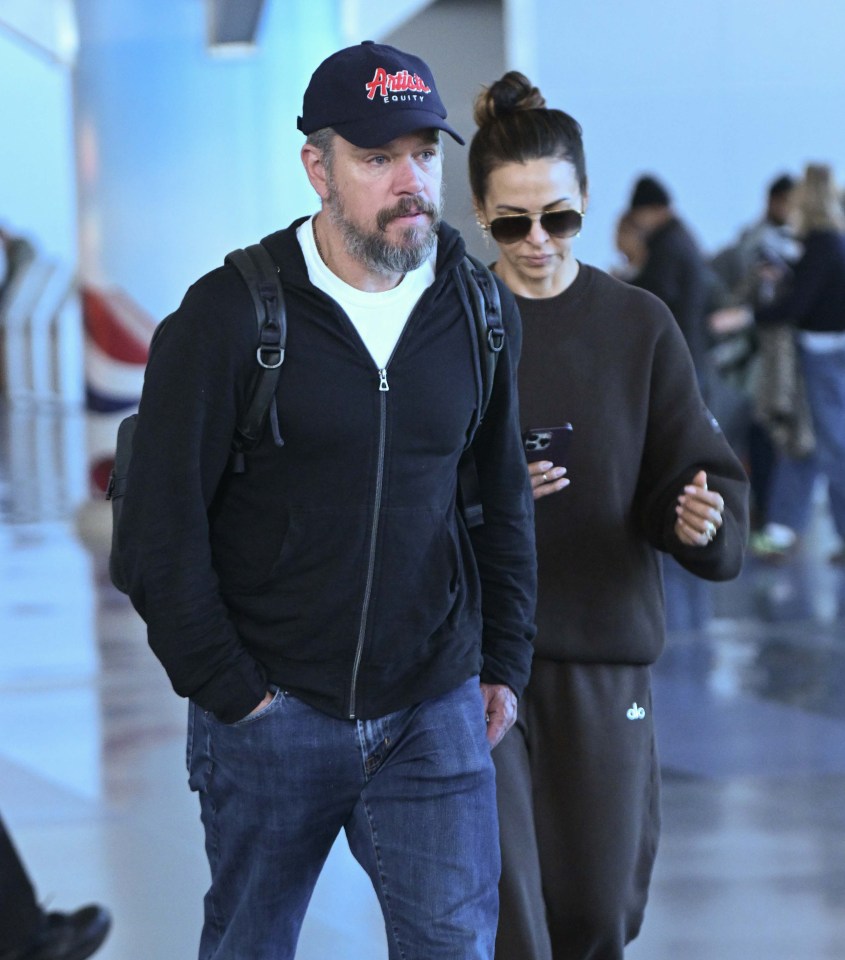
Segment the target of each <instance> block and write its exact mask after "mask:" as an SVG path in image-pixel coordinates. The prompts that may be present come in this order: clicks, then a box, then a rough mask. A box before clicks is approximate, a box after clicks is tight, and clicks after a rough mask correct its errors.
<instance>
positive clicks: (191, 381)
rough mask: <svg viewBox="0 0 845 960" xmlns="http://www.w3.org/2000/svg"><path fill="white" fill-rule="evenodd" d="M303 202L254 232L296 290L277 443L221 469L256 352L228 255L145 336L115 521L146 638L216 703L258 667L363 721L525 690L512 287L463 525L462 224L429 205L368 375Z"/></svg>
mask: <svg viewBox="0 0 845 960" xmlns="http://www.w3.org/2000/svg"><path fill="white" fill-rule="evenodd" d="M301 222H302V220H299V221H297V222H295V223H294V224H292V225H291V226H290V227H289V228H288V229H287V230H283V231H279V232H278V233H276V234H273V235H272V236H271V237H268V238H265V239H266V243H267V246H268V248H269V250H270V251H271V253H272V254H273V257H274V259H275V260H276V262H277V263H278V264H279V267H280V275H281V280H282V285H283V287H284V291H285V300H286V304H287V315H288V335H287V350H286V354H285V360H284V364H283V366H282V370H281V376H280V380H279V386H278V390H277V404H278V414H279V425H280V432H281V436H282V438H283V439H284V446H282V447H279V446H277V445H276V444H275V443H274V441H273V437H272V432H271V431H270V429H269V428H268V429H266V430H265V432H264V436H263V437H262V439H261V440H260V441H259V443H258V444H257V446H256V447H255V448H254V449H253V450H252V451H251V452H250V453H249V454H248V455H247V461H246V472H245V473H243V474H235V473H233V472H231V471H230V470H229V469H228V468H227V463H228V460H229V452H230V446H231V440H232V436H233V433H234V430H235V425H236V423H237V421H238V416H239V412H240V411H241V410H242V409H243V405H244V402H245V394H246V391H247V387H248V384H249V382H250V379H251V377H252V376H253V374H254V370H255V363H256V360H255V346H256V323H255V314H254V308H253V305H252V301H251V299H250V295H249V292H248V291H247V289H246V286H245V285H244V283H243V281H242V280H241V279H240V277H239V276H238V275H237V273H236V272H235V270H234V268H233V267H229V266H225V267H221V268H218V269H217V270H214V271H212V272H211V273H209V274H207V275H206V276H204V277H202V278H201V279H200V280H199V281H198V282H197V283H195V284H194V285H193V286H192V287H191V288H190V289H189V290H188V292H187V294H186V296H185V299H184V300H183V302H182V304H181V305H180V307H179V308H178V310H176V312H175V313H173V314H171V316H170V317H169V318H168V319H167V324H166V326H164V327H163V328H162V330H161V331H160V335H159V336H158V337H157V338H156V342H155V345H154V347H153V349H152V351H151V355H150V359H149V363H148V365H147V371H146V376H145V381H144V389H143V394H142V398H141V404H140V415H139V418H138V425H137V429H136V433H135V439H134V445H133V457H132V465H131V469H130V474H129V478H128V484H127V489H126V496H125V501H124V506H123V512H122V520H121V526H120V530H119V531H118V535H119V539H120V543H121V551H122V554H123V556H124V563H125V571H126V574H127V577H128V581H129V594H130V597H131V599H132V602H133V604H134V606H135V607H136V609H137V610H138V612H139V613H140V614H141V616H142V617H143V618H144V619H145V621H146V623H147V628H148V638H149V642H150V645H151V647H152V649H153V651H154V652H155V654H156V655H157V656H158V658H159V659H160V660H161V662H162V664H163V665H164V667H165V669H166V671H167V673H168V676H169V678H170V681H171V683H172V684H173V687H174V689H175V690H176V692H177V693H179V694H181V695H182V696H187V697H190V698H191V699H192V700H194V701H195V702H196V703H197V704H198V705H199V706H201V707H203V708H205V709H208V710H211V711H213V712H214V713H215V714H216V715H217V716H218V717H219V718H220V719H221V720H223V721H225V722H232V721H235V720H238V719H240V718H241V717H243V716H245V715H246V714H247V713H249V711H250V710H252V709H253V708H254V707H255V706H256V705H257V704H258V703H259V702H260V700H261V699H262V697H263V696H264V693H265V691H266V689H267V685H268V683H274V684H277V685H279V686H281V687H283V688H284V689H287V690H290V691H291V692H292V693H294V694H295V695H297V696H299V697H300V698H302V699H303V700H305V701H306V702H308V703H310V704H312V705H313V706H315V707H317V708H318V709H320V710H323V711H325V712H327V713H329V714H331V715H333V716H337V717H347V718H351V717H359V718H363V719H366V718H373V717H377V716H381V715H384V714H386V713H389V712H392V711H394V710H398V709H402V708H403V707H406V706H409V705H411V704H413V703H416V702H419V701H421V700H423V699H427V698H430V697H434V696H438V695H440V694H442V693H445V692H447V691H448V690H450V689H452V688H454V687H456V686H457V685H459V684H460V683H462V682H463V681H464V680H466V679H467V678H468V677H471V676H473V675H475V674H479V673H480V676H481V679H482V680H484V681H486V682H489V683H504V684H508V685H509V686H510V687H511V688H512V689H513V690H514V691H515V692H516V693H517V695H519V694H521V692H522V689H523V687H524V685H525V683H526V681H527V679H528V672H529V666H530V659H531V641H532V638H533V635H534V623H533V617H534V603H535V590H536V570H535V566H536V561H535V549H534V534H533V503H532V499H531V491H530V486H529V482H528V477H527V472H526V469H525V458H524V454H523V452H522V446H521V441H520V428H519V423H520V420H519V413H518V405H517V395H516V364H517V358H518V355H519V349H520V344H521V327H520V322H519V315H518V313H517V311H516V308H515V305H514V301H513V297H512V296H511V295H510V294H509V292H508V291H507V290H506V288H505V287H504V286H503V285H502V284H501V283H500V284H499V288H500V293H501V296H502V304H503V314H504V317H503V319H504V324H505V329H506V333H507V336H506V342H505V346H504V349H503V350H502V353H501V355H500V359H499V363H498V366H497V370H496V378H495V383H494V390H493V395H492V398H491V401H490V405H489V408H488V412H487V416H486V418H485V420H484V423H482V425H481V426H480V427H479V429H478V432H477V433H476V435H475V439H474V441H473V449H474V454H475V461H476V465H477V468H478V474H479V480H480V487H481V496H482V504H483V508H484V515H485V523H484V525H483V526H481V527H477V528H473V530H472V531H467V529H466V527H465V525H464V523H463V520H462V518H461V516H460V514H459V511H458V510H457V508H456V488H457V466H458V460H459V458H460V456H461V452H462V450H463V448H464V446H465V444H466V440H467V435H468V431H469V429H470V425H471V424H472V422H473V419H474V412H475V410H476V407H477V405H478V396H479V390H478V374H479V364H478V359H477V357H476V353H477V350H478V346H477V338H476V337H475V334H474V333H473V329H472V326H471V324H470V322H468V320H467V315H466V311H467V309H468V304H467V303H466V301H465V296H464V294H463V293H462V288H461V287H460V285H459V283H458V281H457V279H456V272H457V267H458V265H459V263H460V261H461V259H462V257H463V255H464V243H463V240H462V239H461V238H460V236H459V235H458V233H457V232H456V231H455V230H453V229H452V228H451V227H449V226H448V225H446V224H442V225H441V227H440V231H439V242H438V254H437V264H436V275H435V280H434V282H433V284H432V285H431V286H430V287H429V288H428V289H427V290H426V292H425V293H424V294H423V296H422V297H421V298H420V300H419V302H418V303H417V305H416V307H415V308H414V310H413V312H412V314H411V316H410V318H409V320H408V323H407V325H406V327H405V329H404V331H403V333H402V335H401V337H400V339H399V342H398V343H397V345H396V348H395V350H394V352H393V355H392V356H391V358H390V361H389V362H388V364H387V367H386V368H385V371H383V372H382V373H381V374H380V371H379V370H377V369H376V365H375V363H374V362H373V360H372V358H371V356H370V354H369V352H368V351H367V349H366V348H365V346H364V344H363V342H362V341H361V339H360V338H359V336H358V334H357V331H356V330H355V328H354V326H353V325H352V323H351V322H350V320H349V318H348V317H347V316H346V314H345V313H344V312H343V310H342V309H341V308H340V306H339V305H338V304H337V303H336V302H335V301H334V300H332V299H331V298H329V297H328V296H327V295H326V294H324V293H323V292H322V291H320V290H319V289H318V288H316V287H315V286H313V284H312V283H311V282H310V280H309V278H308V273H307V269H306V266H305V261H304V259H303V256H302V252H301V250H300V247H299V243H298V241H297V239H296V228H297V226H298V225H299V224H300V223H301ZM380 384H381V389H380ZM385 386H387V388H388V389H386V390H385V389H384V387H385ZM482 611H483V616H482Z"/></svg>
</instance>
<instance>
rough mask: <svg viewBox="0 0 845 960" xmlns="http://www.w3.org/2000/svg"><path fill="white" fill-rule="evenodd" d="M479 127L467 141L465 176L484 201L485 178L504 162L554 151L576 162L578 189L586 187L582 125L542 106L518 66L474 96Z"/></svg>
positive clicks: (550, 154)
mask: <svg viewBox="0 0 845 960" xmlns="http://www.w3.org/2000/svg"><path fill="white" fill-rule="evenodd" d="M475 122H476V124H477V126H478V130H476V132H475V136H473V138H472V142H471V143H470V145H469V182H470V188H471V189H472V193H473V196H474V197H475V199H476V200H478V201H481V202H483V200H484V197H485V194H486V193H487V179H488V177H489V176H490V174H491V173H492V172H493V170H495V169H496V168H497V167H501V166H504V165H505V164H506V163H525V162H526V161H528V160H539V159H542V158H543V157H553V158H555V159H558V160H567V161H568V162H569V163H571V164H572V166H573V167H574V168H575V175H576V177H577V178H578V186H579V187H580V189H581V193H582V194H585V193H586V192H587V162H586V160H585V158H584V142H583V139H582V135H581V125H580V124H579V123H578V121H577V120H575V119H573V118H572V117H570V116H569V114H568V113H564V112H563V110H554V109H551V108H549V107H547V106H546V101H545V98H544V97H543V95H542V94H541V93H540V91H539V90H538V89H537V87H534V86H532V85H531V81H530V80H529V79H528V77H526V76H525V75H524V74H522V73H519V72H518V71H517V70H510V71H509V72H508V73H506V74H505V75H504V76H503V77H502V78H501V79H499V80H497V81H496V82H495V83H494V84H492V85H491V86H490V87H487V88H486V89H484V90H482V92H481V93H480V94H479V95H478V96H477V97H476V99H475Z"/></svg>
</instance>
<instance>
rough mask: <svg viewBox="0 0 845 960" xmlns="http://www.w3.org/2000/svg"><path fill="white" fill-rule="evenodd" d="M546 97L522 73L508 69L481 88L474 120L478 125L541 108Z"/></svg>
mask: <svg viewBox="0 0 845 960" xmlns="http://www.w3.org/2000/svg"><path fill="white" fill-rule="evenodd" d="M545 106H546V99H545V97H544V96H543V94H542V93H540V91H539V89H538V88H537V87H534V86H532V85H531V81H530V80H529V79H528V77H526V76H525V74H524V73H520V72H519V71H518V70H510V71H509V72H508V73H506V74H505V75H504V76H503V77H501V78H500V79H499V80H497V81H496V82H495V83H493V84H492V85H491V86H489V87H487V88H486V89H485V90H483V91H482V92H481V93H480V94H479V95H478V97H476V100H475V122H476V125H477V126H479V127H483V126H485V124H488V123H493V122H494V121H495V120H500V119H501V118H502V117H505V116H507V115H508V114H511V113H519V112H520V111H522V110H542V109H543V108H544V107H545Z"/></svg>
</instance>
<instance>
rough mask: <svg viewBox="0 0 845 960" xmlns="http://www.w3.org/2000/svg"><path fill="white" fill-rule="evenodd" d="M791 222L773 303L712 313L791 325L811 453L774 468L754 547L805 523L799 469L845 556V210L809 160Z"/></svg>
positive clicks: (783, 539)
mask: <svg viewBox="0 0 845 960" xmlns="http://www.w3.org/2000/svg"><path fill="white" fill-rule="evenodd" d="M792 218H793V225H794V227H795V232H796V235H797V237H798V238H799V240H801V242H802V244H803V254H802V256H801V258H800V259H799V260H798V262H797V264H796V265H795V271H794V273H793V276H792V279H791V282H790V283H789V284H788V285H787V286H786V287H785V288H784V289H783V290H782V291H781V292H780V295H779V296H778V297H777V299H775V300H774V301H773V302H772V303H770V304H768V305H766V306H761V307H758V308H757V309H756V310H751V309H750V308H747V307H740V308H732V309H727V310H720V311H717V313H715V314H714V315H713V316H712V317H711V324H712V326H713V327H714V328H715V329H716V330H726V329H731V328H733V329H736V328H738V327H740V326H742V325H743V324H749V323H756V324H757V325H758V326H759V327H761V328H765V327H769V326H773V325H775V324H784V323H788V324H792V325H794V327H795V339H796V342H797V347H798V359H799V363H800V369H801V372H802V374H803V380H804V388H805V391H806V396H807V401H808V403H809V407H810V415H811V418H812V424H813V431H814V433H815V451H814V452H813V454H811V455H810V456H809V457H805V458H802V459H801V460H791V459H789V460H782V461H780V462H779V463H778V464H777V465H776V467H775V474H774V477H773V480H772V491H771V496H770V499H769V507H768V512H767V518H766V519H767V523H766V525H765V527H764V528H763V530H762V531H761V534H760V536H759V537H757V538H755V541H754V546H755V548H756V549H755V552H759V553H761V554H763V555H767V556H778V555H786V554H788V553H789V552H790V551H791V550H792V549H793V548H794V547H795V545H796V543H797V538H798V534H799V533H801V532H803V530H804V529H805V528H806V526H807V524H808V523H809V519H810V508H811V503H810V502H809V500H808V498H807V496H806V484H805V483H804V482H803V472H804V471H809V472H810V473H811V474H814V473H816V472H818V473H820V474H822V475H824V476H825V477H826V479H827V488H828V499H829V503H830V512H831V517H832V519H833V525H834V527H835V529H836V532H837V534H838V536H839V538H840V541H841V542H840V544H839V547H838V548H837V549H836V551H835V552H834V554H833V555H832V556H831V561H832V562H836V563H842V562H843V561H845V550H843V544H845V233H843V230H845V214H843V210H842V204H841V202H840V195H839V191H838V189H837V185H836V181H835V179H834V176H833V171H832V169H831V168H830V167H829V166H827V165H825V164H815V163H814V164H808V165H807V167H806V169H805V171H804V175H803V178H802V179H801V181H800V182H799V184H798V187H797V190H796V192H795V206H794V209H793V213H792Z"/></svg>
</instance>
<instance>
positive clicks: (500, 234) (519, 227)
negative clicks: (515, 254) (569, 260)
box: [490, 209, 584, 243]
mask: <svg viewBox="0 0 845 960" xmlns="http://www.w3.org/2000/svg"><path fill="white" fill-rule="evenodd" d="M583 219H584V214H583V213H582V212H581V211H580V210H572V209H569V210H552V211H550V212H548V213H517V214H513V215H512V216H507V217H496V218H495V219H494V220H491V221H490V233H491V234H492V236H493V239H494V240H496V241H497V242H498V243H516V242H517V240H524V239H525V238H526V237H527V236H528V234H529V233H531V224H532V222H533V221H534V220H539V221H540V226H541V227H542V228H543V229H544V230H545V231H546V233H547V234H549V236H550V237H558V238H559V239H564V238H567V237H576V236H578V234H579V233H580V232H581V221H582V220H583Z"/></svg>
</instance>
